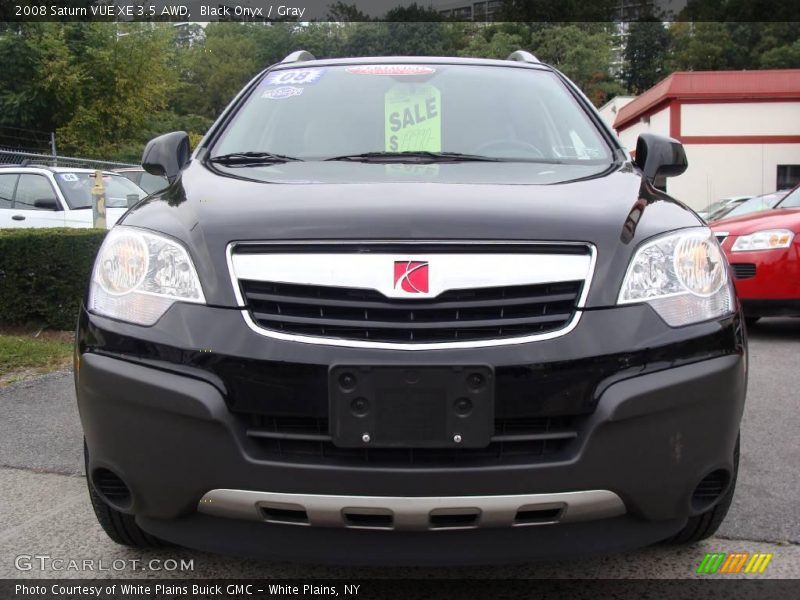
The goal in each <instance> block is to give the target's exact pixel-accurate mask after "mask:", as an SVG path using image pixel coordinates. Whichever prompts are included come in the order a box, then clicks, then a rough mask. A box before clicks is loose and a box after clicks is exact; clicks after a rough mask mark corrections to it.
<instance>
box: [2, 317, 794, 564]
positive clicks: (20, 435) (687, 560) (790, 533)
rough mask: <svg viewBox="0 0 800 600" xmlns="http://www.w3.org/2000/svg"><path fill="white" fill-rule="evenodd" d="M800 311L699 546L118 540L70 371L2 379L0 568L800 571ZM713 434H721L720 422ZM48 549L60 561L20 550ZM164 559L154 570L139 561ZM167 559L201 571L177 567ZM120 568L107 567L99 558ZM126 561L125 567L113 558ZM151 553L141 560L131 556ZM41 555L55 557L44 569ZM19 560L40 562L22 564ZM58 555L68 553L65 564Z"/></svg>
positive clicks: (769, 369) (753, 393) (758, 393)
mask: <svg viewBox="0 0 800 600" xmlns="http://www.w3.org/2000/svg"><path fill="white" fill-rule="evenodd" d="M799 354H800V319H795V320H790V319H767V320H764V321H762V322H761V323H759V324H758V325H756V327H755V328H754V329H753V331H752V332H751V335H750V358H751V365H750V382H749V393H748V403H747V407H746V409H745V416H744V421H743V425H742V428H743V433H742V459H741V460H742V462H741V469H740V474H739V484H738V488H737V493H736V496H735V499H734V503H733V507H732V509H731V512H730V514H729V516H728V518H727V520H726V521H725V523H724V524H723V526H722V529H721V530H720V532H719V535H718V536H717V537H715V538H712V539H710V540H707V541H706V542H704V543H702V544H698V545H696V546H690V547H670V546H655V547H651V548H647V549H644V550H641V551H637V552H631V553H628V554H623V555H618V556H611V557H601V558H594V559H590V560H575V561H563V562H550V563H538V564H529V565H521V566H507V567H485V568H480V569H472V568H471V569H456V568H448V569H435V570H434V569H431V570H428V569H389V568H381V569H365V568H339V567H319V566H307V565H298V564H282V563H267V562H263V561H252V560H239V559H234V558H229V557H222V556H214V555H210V554H205V553H200V552H193V551H189V550H183V549H174V548H168V549H164V550H160V551H153V552H147V553H143V552H139V551H133V550H129V549H126V548H123V547H120V546H117V545H115V544H114V543H112V542H111V541H110V540H108V538H106V536H105V534H104V533H103V532H102V530H101V529H100V527H99V525H97V522H96V520H95V518H94V515H93V514H92V512H91V508H90V506H89V503H88V498H87V495H86V487H85V486H86V483H85V480H84V478H83V476H82V472H83V465H82V463H83V459H82V454H81V432H80V425H79V422H78V414H77V409H76V407H75V400H74V390H73V386H72V378H71V374H70V373H66V372H60V373H53V374H50V375H46V376H43V377H40V378H37V379H33V380H29V381H26V382H22V383H18V384H15V385H12V386H9V387H6V388H2V389H0V407H2V415H3V418H2V419H0V523H2V525H0V577H19V576H24V577H54V576H62V577H108V576H131V577H132V576H138V577H141V576H148V577H150V576H153V577H159V576H160V577H178V576H183V577H188V576H193V577H285V578H303V577H337V578H338V577H341V578H356V577H359V578H366V577H398V576H401V577H408V576H410V577H413V576H425V577H428V576H443V577H458V578H462V577H497V578H513V577H661V578H682V577H691V576H693V575H694V574H695V573H694V572H695V569H696V568H697V565H698V564H699V562H700V560H701V559H702V558H703V556H704V554H705V553H706V552H734V551H739V552H772V553H774V558H773V559H772V562H771V563H770V565H769V567H768V569H767V571H766V573H765V576H771V577H792V578H797V577H800V503H798V502H797V498H798V495H800V444H797V442H796V440H797V432H798V430H799V428H798V426H799V425H800V417H798V400H797V390H798V389H800V369H798V364H800V361H799V360H798V355H799ZM709 435H713V432H709ZM42 555H49V557H51V558H49V559H41V560H40V559H34V560H32V561H30V560H28V559H24V558H23V559H22V561H21V562H20V561H19V560H17V557H19V556H23V557H25V556H42ZM56 558H57V559H64V560H65V561H69V560H76V561H94V562H93V563H91V564H92V565H93V566H94V570H89V571H75V570H69V571H63V570H61V571H57V572H56V571H54V570H53V568H52V567H53V565H52V564H50V562H49V561H50V560H51V559H56ZM153 559H155V560H156V561H161V562H156V563H153V567H154V569H159V568H161V570H152V571H151V572H148V573H143V572H141V571H139V570H137V568H141V566H142V564H146V563H148V562H149V561H151V560H153ZM168 559H173V560H176V561H177V562H178V563H180V561H181V559H184V560H193V567H194V568H193V570H191V571H180V570H176V571H172V570H167V567H168V566H171V565H172V563H168V562H166V561H167V560H168ZM101 560H102V562H103V565H104V566H105V567H107V568H109V570H104V571H99V570H97V569H98V566H99V564H100V563H99V561H101ZM115 560H124V561H126V562H125V563H124V566H123V567H121V569H120V570H114V569H113V568H111V565H112V564H116V565H122V564H123V563H113V561H115ZM136 560H138V561H141V562H140V563H139V564H138V566H137V567H134V566H133V565H132V563H131V561H136ZM37 561H40V562H45V563H47V568H45V569H43V570H41V569H39V566H38V563H37ZM15 562H16V563H18V565H19V566H21V567H23V568H25V567H26V565H28V564H31V563H32V564H31V569H30V570H24V571H20V570H18V569H17V567H15ZM57 564H58V563H57Z"/></svg>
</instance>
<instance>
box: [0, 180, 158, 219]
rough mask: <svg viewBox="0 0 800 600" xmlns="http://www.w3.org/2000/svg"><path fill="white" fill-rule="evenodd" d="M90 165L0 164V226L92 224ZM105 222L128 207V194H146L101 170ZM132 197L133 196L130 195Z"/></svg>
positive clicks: (140, 196)
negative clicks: (87, 166)
mask: <svg viewBox="0 0 800 600" xmlns="http://www.w3.org/2000/svg"><path fill="white" fill-rule="evenodd" d="M94 173H95V171H94V170H92V169H74V168H70V167H43V166H25V167H22V166H3V167H0V228H9V227H91V226H92V187H94ZM103 180H104V182H105V188H106V225H107V227H108V228H111V227H112V226H113V225H114V223H116V222H117V219H119V218H120V217H121V216H122V215H123V213H124V212H125V211H126V210H127V209H128V202H129V199H128V196H133V195H136V196H137V199H136V201H138V200H141V199H142V198H144V197H145V196H147V192H145V191H144V190H143V189H142V188H140V187H139V186H137V185H136V184H135V183H133V182H132V181H130V180H129V179H126V178H125V177H123V176H121V175H117V174H116V173H110V172H107V171H104V172H103ZM131 200H133V198H131Z"/></svg>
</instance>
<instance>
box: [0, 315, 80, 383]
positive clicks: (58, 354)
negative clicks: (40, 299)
mask: <svg viewBox="0 0 800 600" xmlns="http://www.w3.org/2000/svg"><path fill="white" fill-rule="evenodd" d="M73 339H74V334H73V333H72V332H71V331H50V330H47V331H40V330H36V329H29V328H23V327H0V385H6V384H8V383H12V382H13V381H18V380H20V379H24V378H25V377H26V376H29V375H34V374H37V373H46V372H47V371H55V370H57V369H66V368H68V367H69V366H70V365H71V364H72V342H73Z"/></svg>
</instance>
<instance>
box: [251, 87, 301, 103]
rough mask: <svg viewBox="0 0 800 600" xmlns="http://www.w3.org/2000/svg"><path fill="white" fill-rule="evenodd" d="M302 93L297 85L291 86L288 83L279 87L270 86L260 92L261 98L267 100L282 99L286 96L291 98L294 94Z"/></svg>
mask: <svg viewBox="0 0 800 600" xmlns="http://www.w3.org/2000/svg"><path fill="white" fill-rule="evenodd" d="M302 93H303V88H299V87H292V86H290V85H287V86H283V87H279V88H272V89H270V90H267V91H266V92H264V93H263V94H261V97H262V98H267V99H269V100H284V99H286V98H292V97H294V96H299V95H300V94H302Z"/></svg>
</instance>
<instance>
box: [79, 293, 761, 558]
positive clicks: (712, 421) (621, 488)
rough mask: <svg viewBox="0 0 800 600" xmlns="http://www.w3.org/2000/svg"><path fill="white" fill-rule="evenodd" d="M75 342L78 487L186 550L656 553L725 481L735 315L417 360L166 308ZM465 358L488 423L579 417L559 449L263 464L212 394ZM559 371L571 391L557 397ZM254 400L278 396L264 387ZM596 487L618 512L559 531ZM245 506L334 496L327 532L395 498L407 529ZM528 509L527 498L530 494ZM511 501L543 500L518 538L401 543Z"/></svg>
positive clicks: (641, 322) (619, 323)
mask: <svg viewBox="0 0 800 600" xmlns="http://www.w3.org/2000/svg"><path fill="white" fill-rule="evenodd" d="M176 309H177V310H176ZM211 316H213V317H214V318H210V317H211ZM200 322H203V323H205V326H204V327H199V326H198V323H200ZM187 336H192V339H187ZM79 340H80V341H79V350H78V352H79V364H80V367H79V369H78V370H77V372H76V387H77V395H78V403H79V408H80V414H81V420H82V423H83V427H84V431H85V435H86V441H87V446H88V449H89V456H90V461H89V470H88V472H89V474H90V475H91V473H93V472H94V471H95V470H96V469H98V468H104V469H109V470H111V471H112V472H114V473H116V474H117V475H118V476H120V477H121V478H122V479H123V480H124V481H125V483H126V484H127V485H128V487H129V488H130V490H131V496H132V501H131V503H130V504H129V505H128V506H126V507H125V508H124V510H126V511H127V512H130V513H132V514H135V515H136V517H137V522H139V523H140V525H141V526H142V527H143V528H144V529H146V530H147V531H150V532H151V533H153V534H154V535H157V536H159V537H162V538H164V539H167V540H170V541H174V542H176V543H180V544H184V545H187V546H192V547H196V548H200V549H206V550H217V551H223V552H227V553H234V554H245V555H261V556H269V557H273V558H284V559H310V560H324V561H336V560H342V561H355V562H387V563H395V564H396V563H408V562H413V563H418V562H428V563H430V562H445V563H446V562H487V561H490V560H498V561H508V560H513V559H528V558H533V557H537V556H539V557H541V556H547V557H555V556H563V555H574V554H580V553H581V552H585V551H593V552H599V551H609V550H617V549H624V548H630V547H634V546H640V545H644V544H647V543H651V542H654V541H657V540H659V539H663V538H664V537H668V536H669V535H671V534H673V533H675V532H677V531H678V530H679V529H680V528H681V527H682V526H683V524H684V523H685V521H686V519H687V517H688V516H690V515H691V514H693V509H692V504H691V497H692V492H693V490H694V489H695V487H696V486H697V484H698V482H699V481H700V480H701V479H703V478H704V477H705V476H706V475H708V474H709V473H710V472H712V471H715V470H719V469H722V470H727V471H731V470H732V469H733V464H732V459H733V448H734V445H735V442H736V438H737V434H738V428H739V421H740V419H741V414H742V410H743V405H744V394H745V387H746V369H745V354H744V341H743V337H742V329H741V326H740V322H739V318H738V316H734V317H731V318H729V319H726V320H724V321H722V322H708V323H704V324H700V325H697V326H693V327H690V328H681V329H670V328H668V327H666V326H665V325H664V324H663V323H662V322H661V321H660V319H659V318H658V317H657V316H656V315H655V313H653V312H652V311H651V310H650V309H649V308H648V307H646V306H630V307H623V308H618V309H609V310H603V311H587V312H586V314H585V315H584V316H583V318H582V319H581V322H580V324H579V326H578V327H577V328H576V330H575V331H573V332H572V333H570V335H568V336H565V337H563V338H559V339H555V340H550V341H547V342H541V343H532V344H524V345H520V346H508V347H503V348H496V349H480V350H459V351H436V352H431V353H424V354H425V355H426V356H425V357H423V356H421V353H414V356H413V357H409V356H408V353H403V352H400V351H384V350H382V351H378V350H363V349H359V350H355V349H339V348H335V349H331V348H322V347H316V346H310V345H307V344H299V343H292V342H284V341H275V340H266V339H265V338H263V337H262V336H258V335H257V334H255V333H253V332H251V331H249V330H247V329H246V328H245V327H244V325H243V323H242V322H241V315H240V314H239V313H238V312H237V311H232V310H227V309H213V308H209V307H197V306H188V305H184V306H180V305H176V306H175V307H173V309H171V310H170V312H168V314H167V315H165V317H164V319H162V322H161V323H160V324H159V327H158V328H151V329H148V330H145V331H143V328H139V327H135V326H131V325H126V324H122V323H117V322H113V321H110V320H108V319H103V318H100V317H96V316H94V315H89V314H87V313H86V312H84V313H83V314H82V316H81V323H80V328H79ZM167 341H171V342H173V344H169V345H168V344H166V343H165V342H167ZM179 348H183V349H179ZM187 349H191V350H187ZM476 358H479V359H480V362H482V363H484V364H491V365H492V366H494V367H495V370H496V372H497V374H498V380H497V383H498V390H497V394H498V398H500V397H501V396H503V397H506V399H507V400H509V399H510V401H509V402H506V406H507V410H511V409H510V408H508V407H510V406H517V405H518V404H520V403H523V404H524V403H526V402H527V403H528V404H529V405H530V406H529V408H530V407H534V408H535V409H536V410H534V411H533V412H534V413H537V411H538V413H537V414H540V415H558V414H560V413H563V412H564V411H567V412H579V413H580V414H579V415H578V416H577V417H576V418H575V421H574V424H575V430H576V432H577V435H576V438H575V440H574V441H573V442H571V443H570V444H569V445H567V446H565V447H564V448H563V449H562V450H560V451H559V452H558V453H556V454H554V455H548V456H546V457H544V458H542V459H538V460H526V459H523V460H514V461H498V462H492V461H480V462H474V463H473V462H469V461H467V462H459V463H454V464H451V465H448V464H433V463H432V464H427V463H425V464H401V465H397V464H388V463H387V464H382V463H381V462H379V461H378V462H367V463H359V462H352V461H350V462H349V461H347V460H338V459H337V460H328V459H325V458H317V457H311V458H308V457H305V458H303V459H302V460H301V459H298V458H296V457H292V456H288V457H287V456H283V457H281V456H276V455H275V454H265V453H263V452H262V451H261V450H260V449H259V448H260V447H259V446H258V445H257V444H254V442H253V440H252V439H251V438H249V437H248V435H247V426H246V424H243V420H242V414H241V412H238V409H240V408H242V406H241V402H240V401H241V398H240V396H241V393H240V392H235V393H234V391H233V388H232V386H231V371H230V368H231V367H230V362H231V361H233V363H235V364H238V365H240V367H241V369H251V368H253V367H254V365H255V366H256V367H257V368H260V369H261V370H262V371H263V372H265V373H271V372H272V371H271V369H276V370H277V371H278V372H280V373H284V374H285V376H286V377H292V378H294V379H292V380H291V381H287V380H286V379H285V378H284V379H283V380H282V382H281V383H282V386H284V387H285V386H286V385H291V384H294V385H295V386H296V387H297V388H298V389H302V390H303V398H307V404H308V407H309V410H311V409H313V408H314V406H315V403H314V402H312V401H310V400H308V397H309V396H312V395H316V396H318V395H319V394H320V393H321V394H322V395H323V398H322V400H321V402H322V403H323V404H324V403H325V401H326V400H325V398H324V394H325V391H324V389H320V388H319V381H318V380H317V379H316V377H317V375H318V373H317V370H318V369H319V370H321V371H322V372H323V373H325V372H327V367H328V366H329V365H330V364H334V363H335V362H344V363H350V364H393V363H394V364H408V363H409V360H414V361H421V360H424V361H426V364H428V363H430V364H474V363H475V362H478V360H476ZM588 365H594V370H591V369H589V370H587V366H588ZM532 373H533V374H535V375H537V376H539V377H541V376H542V375H543V374H544V375H546V376H549V377H551V378H554V379H555V380H556V382H559V381H560V382H561V383H560V384H559V385H561V387H560V388H559V389H560V391H558V392H556V391H554V390H551V389H550V388H547V387H546V386H544V387H541V390H543V391H542V393H541V395H540V396H537V390H536V389H531V390H528V393H527V395H525V394H523V393H520V391H519V390H520V388H523V389H525V388H526V387H527V386H529V385H533V382H534V381H536V382H538V383H537V384H536V385H537V386H539V385H540V384H541V382H542V380H541V379H536V380H534V379H530V378H531V377H533V375H531V374H532ZM559 374H560V375H559ZM570 374H572V377H573V378H575V377H578V378H582V379H583V380H584V382H585V383H587V384H589V383H590V384H591V385H587V386H585V388H584V387H575V385H566V383H565V382H566V381H568V380H569V375H570ZM557 375H558V376H557ZM315 382H316V383H315ZM573 383H574V382H573ZM556 387H558V386H556ZM266 389H268V390H269V389H272V388H266ZM274 389H275V393H276V395H280V390H281V389H282V388H281V387H275V388H274ZM545 389H546V390H547V391H548V393H547V395H546V397H545V394H544V390H545ZM237 394H238V396H237ZM232 396H237V398H236V402H234V403H233V404H232V403H231V402H232V400H231V397H232ZM574 396H579V398H576V397H574ZM251 402H256V403H257V399H252V398H251ZM245 408H246V409H248V410H249V409H252V408H253V407H252V405H248V406H245ZM517 408H519V407H518V406H517ZM214 490H234V491H237V490H238V491H240V495H242V494H243V495H244V497H245V498H246V500H245V501H244V502H243V504H240V505H239V508H240V509H241V508H242V506H244V507H245V509H244V511H245V513H247V511H248V510H249V511H250V512H249V514H242V513H241V512H239V513H238V514H237V511H236V510H233V511H229V512H228V513H226V511H225V510H224V508H223V510H208V509H207V507H203V504H204V503H203V502H202V500H203V499H205V500H208V499H209V498H211V499H212V500H213V499H214V498H215V496H214V493H213V491H214ZM597 491H600V492H608V493H609V494H611V495H613V496H614V497H616V498H618V499H619V501H620V502H621V505H622V508H620V507H619V505H616V508H614V509H613V510H611V509H609V510H606V511H605V512H604V511H603V508H602V507H603V506H605V507H606V508H609V507H610V506H611V505H609V504H606V505H603V504H602V502H601V506H600V509H599V510H598V511H597V512H596V513H593V512H592V510H590V511H589V512H588V514H589V517H588V518H587V519H571V518H569V515H570V508H569V502H568V501H569V500H570V499H571V498H574V496H572V497H570V496H568V494H570V493H581V492H597ZM253 492H255V493H256V494H255V495H253V494H252V493H253ZM259 492H264V493H268V494H282V495H284V497H286V498H290V499H291V498H294V499H297V498H306V499H307V498H317V497H319V496H327V497H337V496H344V497H346V498H348V500H347V501H346V502H344V503H343V504H342V505H341V506H339V505H337V506H336V509H335V510H333V511H332V512H331V511H330V510H329V511H328V513H327V515H328V517H327V518H328V519H329V520H330V518H331V517H330V515H331V514H333V513H336V512H337V511H338V512H339V514H341V509H342V508H345V507H346V505H347V504H352V502H351V500H350V498H353V497H356V498H364V497H372V498H378V499H379V500H376V501H368V500H366V499H364V501H362V502H360V503H359V504H367V505H368V506H367V508H375V509H378V513H380V512H381V511H382V510H384V509H385V508H386V506H384V504H386V500H385V499H387V498H388V499H394V500H393V501H394V502H395V505H397V504H396V502H397V499H402V498H404V497H413V498H416V499H417V501H416V502H417V504H421V505H422V506H423V509H421V512H420V511H417V513H415V514H413V515H412V517H411V522H414V523H416V525H415V526H412V527H408V528H403V527H396V528H395V529H396V530H392V531H378V530H374V529H366V530H365V529H361V528H359V527H358V526H355V527H350V526H348V524H347V523H346V522H345V521H344V519H342V520H341V522H338V523H332V522H330V521H329V522H328V523H327V526H325V525H326V524H325V523H319V522H317V523H315V524H316V525H320V524H321V525H323V526H320V527H317V526H310V527H309V526H305V527H301V526H296V525H288V524H283V523H281V524H276V523H270V522H268V521H269V520H270V519H269V518H266V517H265V518H263V519H261V520H262V522H260V523H258V525H257V526H254V523H253V520H257V519H259V515H261V514H263V513H259V512H258V507H259V506H261V505H262V504H265V503H266V504H265V505H269V498H266V497H265V496H259V495H258V493H259ZM209 494H210V495H209ZM286 495H288V496H286ZM537 495H542V496H541V498H540V499H541V502H538V500H536V498H534V500H535V501H531V500H530V499H531V497H533V496H537ZM512 496H523V497H524V500H521V501H520V503H519V504H518V505H516V506H514V507H512V508H509V507H508V506H507V505H504V508H503V510H506V512H508V511H509V510H512V509H513V511H514V512H515V513H516V510H517V509H518V508H519V507H520V506H526V505H531V504H536V505H537V506H539V507H540V508H541V506H543V505H547V504H548V503H550V504H552V505H553V506H554V507H559V506H560V507H561V509H562V512H560V513H558V512H557V511H556V512H554V513H552V514H553V515H554V517H553V519H551V520H550V521H546V520H545V522H538V523H536V524H537V525H541V526H537V527H515V526H513V525H514V521H513V518H511V517H509V518H508V519H507V520H506V521H505V522H503V523H499V522H496V523H494V525H492V523H491V522H483V521H482V519H480V518H479V519H477V520H476V521H475V522H474V523H471V524H470V525H469V527H468V529H469V530H462V529H460V528H443V529H447V530H445V531H414V529H425V527H424V526H423V525H422V524H421V521H420V514H423V513H424V514H428V513H430V511H429V510H427V509H426V508H425V507H426V506H427V505H426V502H427V501H428V500H430V499H436V498H439V499H445V500H446V499H448V498H451V499H453V500H452V502H451V504H458V506H455V508H470V509H471V508H474V506H473V505H475V506H477V507H478V508H479V509H480V510H482V511H483V512H484V513H485V514H486V515H490V514H494V515H496V514H497V513H496V512H494V511H492V510H490V509H489V508H484V507H490V508H491V507H492V506H494V505H495V504H496V503H497V502H501V503H502V501H500V500H499V498H501V497H512ZM479 497H482V498H484V500H480V501H479V500H477V499H476V498H479ZM216 498H217V499H218V498H219V496H218V495H217V496H216ZM265 498H266V499H265ZM465 498H467V499H471V500H465ZM565 498H566V500H565ZM608 498H609V497H608V496H605V501H607V500H608ZM426 499H427V500H426ZM370 502H377V504H370ZM537 502H538V504H537ZM205 504H208V503H207V502H206V503H205ZM278 504H279V507H280V506H283V505H286V504H292V501H287V502H284V503H283V505H281V503H280V502H279V503H278ZM295 504H302V503H301V502H300V501H299V500H298V502H295ZM612 504H614V503H613V502H612ZM229 508H230V506H229ZM362 508H363V507H362ZM389 508H390V509H391V505H389ZM449 508H454V507H449ZM594 508H597V507H594ZM402 512H403V511H400V510H398V513H402ZM411 513H414V511H413V510H412V511H411ZM267 514H268V513H267ZM307 514H308V515H310V514H312V513H311V512H308V513H307ZM415 519H416V520H415ZM400 520H401V521H402V516H401V519H400ZM489 521H491V519H490V520H489ZM551 523H552V524H551ZM356 525H357V524H356ZM483 525H486V526H483ZM378 529H380V528H378ZM404 529H408V530H404ZM487 544H491V545H490V546H487ZM341 547H346V548H348V553H347V554H346V556H340V555H341V551H340V550H337V548H341ZM378 549H379V550H378Z"/></svg>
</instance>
